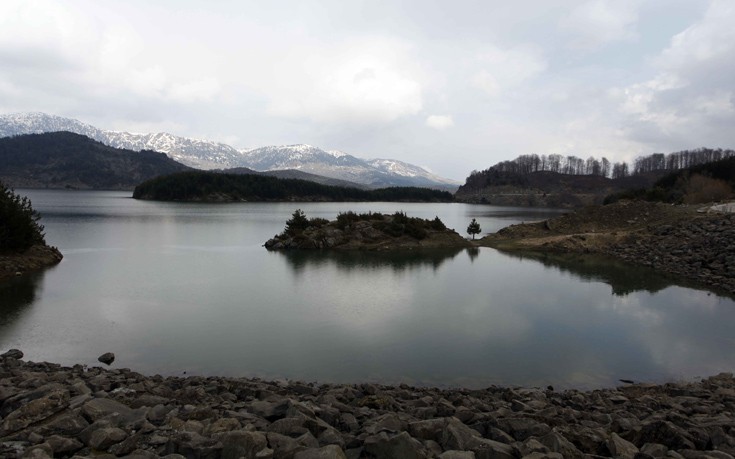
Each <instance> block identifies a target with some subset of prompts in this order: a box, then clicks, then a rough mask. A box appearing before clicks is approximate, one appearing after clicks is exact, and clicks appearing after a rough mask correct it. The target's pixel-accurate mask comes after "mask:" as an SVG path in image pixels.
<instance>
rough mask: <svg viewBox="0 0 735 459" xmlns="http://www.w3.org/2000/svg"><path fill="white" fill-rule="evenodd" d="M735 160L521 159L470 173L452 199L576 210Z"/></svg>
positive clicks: (717, 156)
mask: <svg viewBox="0 0 735 459" xmlns="http://www.w3.org/2000/svg"><path fill="white" fill-rule="evenodd" d="M731 157H735V151H733V150H722V149H709V148H700V149H697V150H686V151H681V152H676V153H670V154H668V155H665V154H663V153H656V154H653V155H649V156H644V157H639V158H637V159H636V160H635V161H634V162H633V163H632V164H628V163H624V162H620V163H614V164H613V163H611V162H610V161H608V160H607V159H606V158H602V159H596V158H592V157H590V158H587V159H586V160H585V159H582V158H578V157H575V156H561V155H548V156H547V155H540V156H539V155H523V156H519V157H518V158H516V159H514V160H512V161H503V162H501V163H498V164H496V165H494V166H492V167H490V168H488V169H486V170H483V171H473V172H472V174H470V176H469V177H467V179H466V181H465V184H464V185H462V186H461V187H460V188H459V190H458V191H457V193H456V195H455V196H456V198H457V200H458V201H463V202H482V203H490V204H499V205H520V206H534V205H536V206H561V207H575V206H580V205H586V204H596V203H601V202H602V201H603V199H604V198H605V196H607V195H609V194H612V193H619V192H622V191H625V190H629V189H640V188H649V187H651V186H653V184H654V183H655V182H656V181H657V180H658V179H660V178H661V177H663V176H665V175H667V174H669V173H671V172H673V171H678V170H683V169H687V168H690V167H693V166H697V165H701V164H707V163H710V162H712V161H718V160H722V159H725V158H731Z"/></svg>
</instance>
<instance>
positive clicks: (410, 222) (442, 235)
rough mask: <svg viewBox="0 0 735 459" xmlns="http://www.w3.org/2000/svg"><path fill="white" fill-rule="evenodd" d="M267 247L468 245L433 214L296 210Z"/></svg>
mask: <svg viewBox="0 0 735 459" xmlns="http://www.w3.org/2000/svg"><path fill="white" fill-rule="evenodd" d="M264 246H265V248H266V249H268V250H288V249H334V250H373V251H383V250H411V249H449V248H463V247H471V246H472V244H471V243H470V242H469V241H468V240H467V239H465V238H464V237H462V236H460V235H459V234H458V233H457V232H456V231H454V230H452V229H449V228H447V227H446V226H445V225H444V223H443V222H442V221H441V220H440V219H439V217H436V218H435V219H433V220H427V219H422V218H416V217H409V216H407V215H406V214H405V213H403V212H396V213H394V214H392V215H386V214H380V213H364V214H357V213H354V212H346V213H340V214H339V215H337V219H336V220H333V221H328V220H326V219H323V218H311V219H309V218H307V217H306V215H305V214H304V213H303V212H302V211H301V210H296V211H295V212H294V214H293V215H292V217H291V219H289V220H288V221H287V222H286V228H285V229H284V231H283V232H282V233H281V234H278V235H276V236H275V237H273V238H272V239H269V240H268V241H266V243H265V244H264Z"/></svg>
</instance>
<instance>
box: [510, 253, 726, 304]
mask: <svg viewBox="0 0 735 459" xmlns="http://www.w3.org/2000/svg"><path fill="white" fill-rule="evenodd" d="M501 252H503V253H504V254H505V255H508V256H510V257H513V258H518V259H520V260H535V261H538V262H540V263H542V264H543V265H544V266H547V267H550V268H555V269H557V270H559V271H560V272H562V273H570V274H572V275H574V276H576V277H578V278H580V279H581V280H583V281H586V282H604V283H606V284H608V285H610V286H611V287H612V294H613V295H616V296H626V295H629V294H631V293H634V292H638V291H643V292H649V293H656V292H660V291H661V290H664V289H665V288H667V287H672V286H685V287H692V288H697V287H699V288H703V287H702V285H701V284H696V283H693V282H687V281H686V280H685V279H681V278H677V277H673V276H669V275H666V274H662V273H660V272H658V271H656V270H654V269H653V268H646V267H642V266H636V265H634V264H631V263H626V262H624V261H618V260H616V259H611V258H610V257H605V256H603V255H592V254H584V255H582V254H560V253H539V252H506V251H501ZM704 288H706V287H704ZM713 291H716V290H713ZM716 293H718V294H720V295H723V296H731V295H728V294H727V293H725V292H722V291H716Z"/></svg>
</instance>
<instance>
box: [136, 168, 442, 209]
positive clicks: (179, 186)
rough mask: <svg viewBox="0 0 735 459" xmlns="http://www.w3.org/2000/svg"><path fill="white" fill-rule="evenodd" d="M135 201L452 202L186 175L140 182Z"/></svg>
mask: <svg viewBox="0 0 735 459" xmlns="http://www.w3.org/2000/svg"><path fill="white" fill-rule="evenodd" d="M133 198H136V199H151V200H159V201H212V200H216V201H406V202H451V201H453V200H454V196H453V195H452V194H451V193H449V192H446V191H439V190H432V189H429V188H418V187H389V188H380V189H377V190H363V189H359V188H349V187H340V186H329V185H322V184H319V183H316V182H310V181H306V180H299V179H279V178H276V177H269V176H264V175H250V174H248V175H240V174H222V173H214V172H199V171H196V172H183V173H178V174H171V175H166V176H161V177H156V178H154V179H151V180H148V181H146V182H144V183H141V184H140V185H138V186H137V187H135V190H134V191H133Z"/></svg>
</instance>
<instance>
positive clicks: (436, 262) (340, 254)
mask: <svg viewBox="0 0 735 459" xmlns="http://www.w3.org/2000/svg"><path fill="white" fill-rule="evenodd" d="M463 250H466V249H462V248H454V249H430V250H429V249H427V250H401V251H390V252H367V251H355V250H350V251H327V250H325V251H318V250H283V251H279V252H274V253H276V254H278V255H279V256H282V257H284V258H285V259H286V260H287V262H288V264H289V266H290V267H291V269H293V271H294V273H295V274H297V275H298V274H300V273H302V272H304V270H306V269H310V268H319V267H325V266H327V265H333V266H335V267H337V268H338V269H340V270H344V271H347V272H349V271H352V270H356V269H360V270H365V269H367V270H374V269H385V268H390V269H392V270H393V271H394V272H403V271H407V270H413V269H421V268H431V269H433V270H434V271H436V270H437V269H439V267H440V266H441V265H442V264H443V263H445V262H446V261H448V260H451V259H453V258H454V257H456V256H457V254H458V253H460V252H462V251H463ZM475 250H476V249H475ZM470 256H471V257H472V255H470ZM475 256H477V255H476V254H475Z"/></svg>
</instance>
